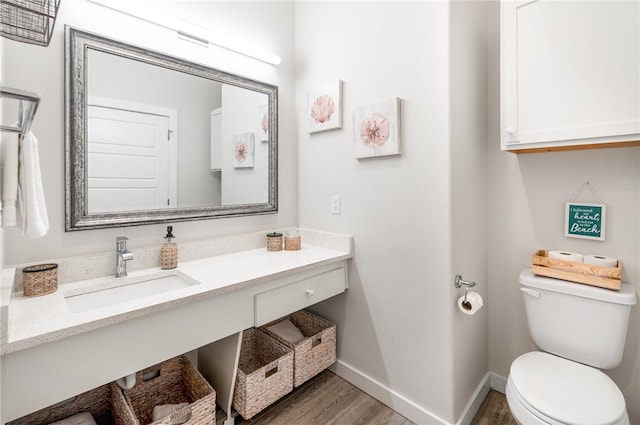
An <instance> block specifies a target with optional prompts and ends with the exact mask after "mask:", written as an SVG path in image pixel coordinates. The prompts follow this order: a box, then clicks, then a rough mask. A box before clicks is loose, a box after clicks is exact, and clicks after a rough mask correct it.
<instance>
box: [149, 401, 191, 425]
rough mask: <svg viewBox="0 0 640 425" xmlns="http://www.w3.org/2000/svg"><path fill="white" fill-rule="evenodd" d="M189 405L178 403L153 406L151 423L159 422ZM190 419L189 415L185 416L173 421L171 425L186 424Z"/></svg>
mask: <svg viewBox="0 0 640 425" xmlns="http://www.w3.org/2000/svg"><path fill="white" fill-rule="evenodd" d="M188 405H189V403H178V404H161V405H158V406H155V407H154V408H153V421H154V422H155V421H159V420H160V419H162V418H165V417H167V416H169V415H171V414H172V413H174V412H176V411H178V410H180V409H182V408H183V407H186V406H188ZM190 418H191V415H185V416H182V417H180V418H177V419H174V420H173V421H172V422H171V425H180V424H183V423H185V422H187V421H188V420H189V419H190Z"/></svg>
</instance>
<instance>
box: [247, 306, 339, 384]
mask: <svg viewBox="0 0 640 425" xmlns="http://www.w3.org/2000/svg"><path fill="white" fill-rule="evenodd" d="M283 320H291V322H292V323H293V324H294V325H295V326H296V327H297V328H298V329H299V330H300V332H301V333H302V335H303V336H304V337H305V338H304V339H303V340H302V341H300V342H298V343H297V344H293V343H291V342H289V341H287V340H285V339H283V338H282V337H281V336H280V335H278V334H276V333H274V332H272V331H270V330H269V327H271V326H272V325H275V324H277V323H278V322H281V321H283ZM260 329H261V330H263V331H264V332H266V333H267V334H268V335H270V336H271V337H273V338H275V339H277V340H278V341H280V342H281V343H282V344H284V345H285V346H287V347H288V348H290V349H291V350H293V386H294V387H299V386H300V385H302V384H303V383H305V382H307V381H308V380H309V379H311V378H313V377H314V376H316V375H317V374H319V373H320V372H322V371H323V370H325V369H326V368H328V367H329V366H331V365H332V364H333V363H335V361H336V325H335V324H333V323H332V322H330V321H328V320H326V319H324V318H322V317H320V316H318V315H316V314H313V313H310V312H308V311H306V310H300V311H297V312H295V313H293V314H291V315H289V316H286V317H283V318H281V319H278V320H275V321H273V322H271V323H268V324H266V325H264V326H262V327H261V328H260Z"/></svg>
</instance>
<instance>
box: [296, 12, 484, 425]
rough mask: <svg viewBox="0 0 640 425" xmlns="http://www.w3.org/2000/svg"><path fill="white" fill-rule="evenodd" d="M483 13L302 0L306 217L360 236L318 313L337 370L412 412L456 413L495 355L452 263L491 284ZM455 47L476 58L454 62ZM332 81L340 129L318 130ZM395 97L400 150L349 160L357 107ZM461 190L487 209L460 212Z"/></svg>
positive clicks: (300, 85)
mask: <svg viewBox="0 0 640 425" xmlns="http://www.w3.org/2000/svg"><path fill="white" fill-rule="evenodd" d="M484 14H485V12H484V5H483V4H482V3H479V4H475V5H474V4H471V3H468V4H466V3H461V4H460V5H456V6H455V7H454V8H450V5H449V4H448V3H447V2H364V3H360V2H335V3H334V2H332V3H327V2H299V3H297V4H296V19H295V22H296V33H295V35H296V58H297V66H298V69H297V86H296V87H297V100H298V102H299V104H298V108H297V110H298V122H299V123H300V128H299V129H298V135H299V143H300V146H299V149H300V155H299V162H300V170H299V173H300V193H299V197H300V203H299V205H300V225H301V226H303V227H311V228H318V229H323V230H329V231H335V232H348V233H353V234H354V236H355V258H354V260H353V262H352V266H351V270H350V275H349V279H350V281H349V285H350V287H349V291H348V293H347V294H346V295H345V296H342V297H339V298H336V299H332V300H330V301H328V302H325V303H323V305H321V306H319V307H318V311H320V312H321V313H322V314H324V315H326V316H327V317H329V318H331V319H332V320H335V321H336V322H337V324H338V329H339V332H338V358H339V364H338V366H337V368H336V370H337V371H338V372H339V373H341V374H342V375H343V376H346V377H348V378H349V379H351V380H353V381H354V382H356V383H357V384H358V385H360V386H361V387H363V388H365V389H366V390H367V391H369V392H371V393H372V394H374V395H375V396H376V397H378V398H379V399H381V400H383V401H384V402H385V403H387V404H389V405H390V406H391V407H393V408H395V409H396V410H398V411H400V412H401V413H402V414H404V415H405V416H407V417H408V418H409V419H411V420H413V421H414V422H417V423H436V422H439V421H444V422H446V423H452V422H455V421H456V419H457V418H458V416H459V415H460V413H461V411H462V409H463V407H464V405H465V404H466V403H467V401H468V400H469V397H470V396H471V393H472V392H473V390H475V388H476V386H477V385H478V384H479V382H480V380H481V379H482V376H483V375H484V373H485V372H486V370H487V365H488V359H487V351H486V350H487V347H486V333H487V329H486V326H487V316H488V315H487V313H486V312H482V314H480V315H479V316H474V317H473V318H469V317H466V316H465V317H461V316H464V315H463V314H462V313H460V312H459V311H457V309H456V308H455V300H456V299H457V297H458V296H459V295H460V294H461V292H460V291H459V290H455V289H454V288H453V276H454V274H455V273H454V270H452V268H453V266H454V265H455V266H458V267H457V268H459V269H460V270H461V271H460V272H461V273H466V272H468V276H467V278H473V279H478V281H479V282H480V285H481V287H480V290H481V291H486V265H485V264H486V257H484V256H481V257H479V258H476V254H477V252H476V248H478V251H479V252H480V253H481V255H484V253H485V247H486V231H485V230H484V228H486V212H485V211H486V208H485V207H486V197H485V194H486V130H485V128H486V117H485V113H486V112H485V111H486V92H485V88H484V84H485V82H486V75H485V74H486V72H485V71H484V69H482V68H483V67H485V63H486V58H485V56H486V55H485V56H483V51H484V50H483V49H485V50H486V47H484V42H483V37H484V33H485V29H484V27H485V21H484ZM453 20H456V24H452V23H451V22H452V21H453ZM458 22H459V23H458ZM453 33H455V34H453ZM452 39H453V40H452ZM451 46H457V47H459V48H460V49H463V50H464V51H465V52H470V53H472V56H471V57H467V56H463V55H453V54H452V57H451V59H450V52H451V51H452V49H451V50H450V47H451ZM450 60H451V67H453V66H456V67H458V66H467V65H469V66H471V67H472V68H466V69H457V70H455V71H454V70H452V69H450V65H449V62H450ZM475 67H479V68H480V69H479V71H478V72H477V73H475ZM335 79H341V80H343V81H344V89H343V122H344V125H343V128H342V129H340V130H332V131H326V132H322V133H314V134H311V135H310V134H309V133H308V131H307V128H306V123H307V119H306V115H305V112H306V92H307V90H308V89H310V88H313V87H316V86H319V85H322V84H323V83H326V82H328V81H331V80H335ZM458 84H460V85H458ZM462 94H464V95H465V97H463V98H460V99H459V100H458V99H456V100H455V101H454V99H453V97H454V95H456V96H457V95H462ZM392 97H399V98H401V99H402V120H403V125H402V130H403V154H402V155H401V156H396V157H382V158H370V159H361V160H356V159H354V149H353V122H352V121H353V118H352V114H353V110H354V108H356V107H359V106H363V105H367V104H369V103H372V102H375V101H379V100H382V99H386V98H392ZM450 108H451V109H450ZM452 141H453V142H454V143H456V144H459V145H457V146H456V147H455V148H452ZM458 159H459V160H460V161H461V162H460V165H461V166H462V167H461V168H459V169H458V168H456V167H457V165H455V162H456V161H457V160H458ZM452 161H453V165H452ZM467 166H470V167H468V168H467ZM453 168H455V169H456V170H458V172H453V171H452V169H453ZM452 189H453V191H454V192H457V194H456V195H454V196H453V197H452V192H451V191H452ZM332 195H339V196H341V200H342V213H341V214H340V215H332V214H331V211H330V204H331V203H330V199H331V196H332ZM467 197H468V199H470V200H473V201H476V202H477V207H478V210H479V213H478V214H477V215H476V216H474V217H467V216H466V215H465V214H464V213H460V214H458V213H455V214H452V211H453V209H454V208H457V207H459V206H460V207H463V205H461V204H462V202H463V200H464V199H466V198H467ZM458 224H461V225H462V227H460V230H458V231H456V234H455V235H456V237H455V238H452V229H453V228H455V227H456V225H458ZM475 227H478V228H480V231H479V232H475V231H474V230H473V229H474V228H475ZM467 230H468V231H469V232H470V233H469V234H466V235H465V233H466V231H467ZM466 238H469V239H470V240H471V244H470V245H469V246H468V249H467V250H466V251H465V252H464V255H463V256H462V257H460V260H453V261H452V258H455V257H456V254H457V250H458V249H464V248H465V245H464V244H465V243H466V242H465V241H466V240H467V239H466ZM469 259H471V261H466V260H469ZM476 319H477V320H476ZM454 321H455V322H456V323H455V324H454ZM458 321H459V322H458ZM457 331H460V332H461V335H456V332H457ZM466 336H470V337H471V339H469V340H464V338H465V337H466ZM458 337H460V338H462V339H463V340H461V341H457V342H456V341H454V339H455V338H458ZM454 348H455V349H459V350H460V351H459V352H457V353H454ZM458 371H460V372H458ZM454 375H455V378H454Z"/></svg>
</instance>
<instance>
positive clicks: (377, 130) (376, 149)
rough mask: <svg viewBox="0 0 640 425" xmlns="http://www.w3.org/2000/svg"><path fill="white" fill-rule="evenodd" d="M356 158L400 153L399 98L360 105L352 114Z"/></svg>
mask: <svg viewBox="0 0 640 425" xmlns="http://www.w3.org/2000/svg"><path fill="white" fill-rule="evenodd" d="M353 124H354V126H353V128H354V137H353V138H354V147H355V157H356V158H369V157H373V156H385V155H399V154H400V153H401V132H400V99H398V98H394V99H389V100H385V101H382V102H378V103H373V104H371V105H367V106H362V107H360V108H358V109H356V110H355V112H354V114H353Z"/></svg>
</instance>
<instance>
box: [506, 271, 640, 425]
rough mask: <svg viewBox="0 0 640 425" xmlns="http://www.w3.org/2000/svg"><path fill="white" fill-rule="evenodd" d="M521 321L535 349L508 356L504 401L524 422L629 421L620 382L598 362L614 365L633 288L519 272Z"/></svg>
mask: <svg viewBox="0 0 640 425" xmlns="http://www.w3.org/2000/svg"><path fill="white" fill-rule="evenodd" d="M519 283H520V285H521V288H520V289H521V291H522V294H523V297H524V305H525V312H526V316H527V324H528V326H529V332H530V334H531V338H532V339H533V342H535V344H536V345H537V347H538V348H539V349H540V350H541V351H532V352H529V353H525V354H522V355H521V356H520V357H518V358H517V359H515V360H514V361H513V363H512V364H511V370H510V372H509V377H508V379H507V388H506V394H507V403H508V404H509V409H510V410H511V414H512V415H513V417H514V419H515V420H516V421H517V422H518V423H520V424H524V425H529V424H553V425H560V424H562V425H629V424H630V421H629V415H628V414H627V410H626V406H625V400H624V397H623V395H622V392H621V391H620V389H619V388H618V387H617V386H616V384H615V383H614V382H613V380H612V379H611V378H609V377H608V376H607V375H606V374H604V373H603V372H602V371H601V369H613V368H616V367H618V366H619V365H620V363H621V361H622V354H623V352H624V345H625V339H626V334H627V326H628V322H629V314H630V311H631V308H632V307H633V305H634V304H635V303H636V294H635V289H634V288H633V286H632V285H630V284H628V283H622V284H621V288H620V290H618V291H612V290H609V289H603V288H597V287H593V286H588V285H583V284H578V283H574V282H567V281H563V280H560V279H551V278H547V277H542V276H536V275H534V274H533V272H532V271H531V270H530V269H526V270H523V271H522V273H520V279H519Z"/></svg>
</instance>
